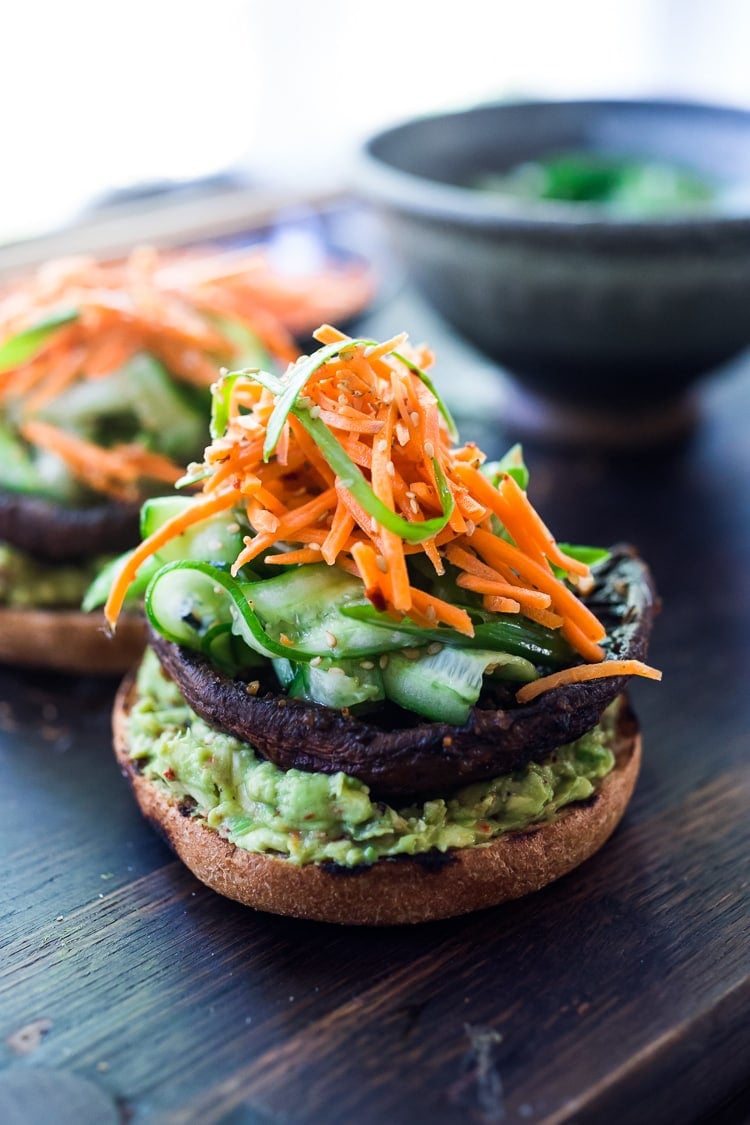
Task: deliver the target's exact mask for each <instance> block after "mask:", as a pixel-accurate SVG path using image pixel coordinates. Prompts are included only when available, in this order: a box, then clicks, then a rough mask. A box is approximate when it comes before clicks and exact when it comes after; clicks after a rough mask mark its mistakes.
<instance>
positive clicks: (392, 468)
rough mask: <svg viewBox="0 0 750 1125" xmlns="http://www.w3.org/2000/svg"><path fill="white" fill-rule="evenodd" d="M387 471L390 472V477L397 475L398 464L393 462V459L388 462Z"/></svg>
mask: <svg viewBox="0 0 750 1125" xmlns="http://www.w3.org/2000/svg"><path fill="white" fill-rule="evenodd" d="M385 471H386V472H387V473H388V476H389V477H395V475H396V466H395V465H394V464H393V461H388V462H386V466H385Z"/></svg>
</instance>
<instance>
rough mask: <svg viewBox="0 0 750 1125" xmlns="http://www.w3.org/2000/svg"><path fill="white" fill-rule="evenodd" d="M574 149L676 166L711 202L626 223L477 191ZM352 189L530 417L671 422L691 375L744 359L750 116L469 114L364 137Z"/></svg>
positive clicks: (652, 106)
mask: <svg viewBox="0 0 750 1125" xmlns="http://www.w3.org/2000/svg"><path fill="white" fill-rule="evenodd" d="M572 151H575V152H580V151H585V152H591V153H595V154H603V155H606V156H614V157H624V158H630V159H638V160H640V159H644V158H645V159H649V160H657V161H659V162H662V163H664V162H666V163H669V164H672V165H676V166H679V167H681V168H684V169H686V170H688V171H689V172H691V173H695V174H696V175H697V176H699V177H701V178H704V179H706V180H708V181H710V182H712V183H714V184H715V185H716V187H717V192H718V194H717V198H716V201H715V203H714V204H713V205H712V206H711V208H710V209H708V210H705V211H702V212H692V211H688V212H679V211H677V212H675V213H672V214H666V215H664V216H663V217H657V218H654V217H649V218H639V217H635V218H634V217H632V216H628V215H619V216H618V215H617V214H615V213H610V212H604V211H602V210H601V209H600V208H597V207H596V206H592V205H590V204H585V203H561V202H552V201H547V200H544V201H541V200H521V199H518V198H511V197H508V196H504V195H502V194H499V193H493V192H487V191H481V190H477V188H476V187H474V186H472V185H473V184H475V183H476V182H477V180H478V178H479V177H481V176H483V175H485V174H487V173H502V172H505V171H507V170H508V169H510V168H512V167H514V166H516V165H518V164H520V163H523V162H527V161H533V160H535V159H539V158H543V157H545V156H549V155H550V154H552V153H556V152H557V153H559V152H572ZM356 183H357V186H358V188H359V190H360V192H361V194H362V195H364V196H365V197H366V198H367V199H369V201H370V202H372V203H374V204H375V205H376V207H377V208H378V209H379V210H380V211H381V212H382V213H383V215H384V216H385V219H386V221H387V224H388V226H389V228H390V231H391V233H392V236H393V243H394V248H395V249H396V250H397V251H398V253H399V254H400V256H401V257H402V258H403V261H404V263H405V265H406V268H407V269H408V271H409V273H410V275H411V277H412V278H413V280H414V281H415V283H416V285H417V286H418V288H419V289H420V290H421V292H422V293H423V295H424V296H426V297H427V299H428V300H429V301H430V302H431V303H432V305H433V306H434V307H435V308H436V309H437V310H438V311H439V312H440V313H441V314H442V315H443V316H444V317H445V319H446V320H447V321H448V322H449V323H450V324H451V325H452V326H453V327H454V328H456V329H457V330H458V331H459V332H460V333H461V334H462V335H463V336H464V337H465V338H467V339H468V340H469V341H470V342H472V343H473V344H474V345H476V346H477V347H478V348H479V349H481V351H483V352H484V353H485V354H486V355H487V356H489V357H490V358H491V359H493V360H495V361H496V362H498V363H499V364H500V365H502V366H503V367H504V368H505V369H506V371H508V372H510V373H511V374H512V375H513V376H514V378H515V380H516V381H517V382H518V383H519V384H520V385H521V386H522V387H523V388H524V389H525V390H526V391H528V392H531V394H532V395H534V396H541V398H540V401H542V402H544V401H547V402H552V403H554V404H557V405H558V406H560V407H564V408H565V409H567V410H572V411H573V412H574V413H575V412H576V411H579V412H581V413H586V412H587V411H588V412H590V411H594V413H596V412H597V411H603V412H605V413H606V412H608V413H609V414H610V415H617V416H618V417H620V418H622V419H627V418H629V417H631V418H637V417H641V416H643V415H644V411H645V412H646V414H652V415H654V416H657V415H660V416H662V417H663V418H664V419H668V418H671V419H672V420H673V421H674V420H675V419H676V418H681V417H682V416H683V415H684V410H681V404H683V403H684V395H685V392H686V390H687V388H689V387H690V386H691V384H693V383H694V382H695V381H696V380H697V379H698V378H699V376H702V375H704V374H706V373H708V372H709V371H711V370H713V369H715V368H717V367H719V366H720V365H722V364H724V363H726V362H727V361H728V360H730V359H732V358H733V357H734V356H736V355H738V353H740V352H742V351H743V350H744V349H745V348H747V347H748V346H750V193H749V192H748V185H750V112H743V111H741V110H736V109H730V108H722V107H716V106H708V105H700V104H692V103H678V102H658V101H604V102H603V101H598V102H594V101H582V102H551V103H542V102H534V103H519V104H509V103H505V104H497V105H487V106H480V107H477V108H474V109H469V110H467V111H464V112H459V113H450V114H444V115H441V116H432V117H427V118H422V119H419V120H414V121H409V122H406V123H405V124H401V125H399V126H397V127H395V128H391V129H389V130H387V131H385V132H382V133H380V134H378V135H377V136H375V137H373V138H372V139H370V141H369V142H368V143H367V144H366V146H365V147H364V149H363V151H362V153H361V157H360V160H359V162H358V165H357V172H356ZM671 424H672V423H671V422H666V423H665V425H666V426H667V428H668V427H669V425H671ZM644 425H646V423H645V422H644ZM658 428H659V425H658V423H657V430H658Z"/></svg>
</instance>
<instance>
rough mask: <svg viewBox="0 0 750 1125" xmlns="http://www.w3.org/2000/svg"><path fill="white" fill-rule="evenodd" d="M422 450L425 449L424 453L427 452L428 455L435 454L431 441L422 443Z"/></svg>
mask: <svg viewBox="0 0 750 1125" xmlns="http://www.w3.org/2000/svg"><path fill="white" fill-rule="evenodd" d="M424 451H425V453H426V454H427V456H428V457H434V456H435V446H434V445H433V444H432V442H431V441H426V442H425V443H424Z"/></svg>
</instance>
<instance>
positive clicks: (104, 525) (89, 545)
mask: <svg viewBox="0 0 750 1125" xmlns="http://www.w3.org/2000/svg"><path fill="white" fill-rule="evenodd" d="M139 512H140V503H137V502H136V503H132V504H131V503H118V502H116V501H108V502H105V503H96V504H92V505H91V506H89V507H65V506H63V505H62V504H59V503H56V502H55V501H53V500H47V499H45V498H44V497H42V496H30V495H26V494H25V493H21V492H8V491H4V490H0V540H3V541H4V542H6V543H10V544H11V546H13V547H18V549H19V550H21V551H28V552H29V554H31V555H35V556H36V557H38V558H42V559H49V560H50V561H52V562H68V561H73V560H75V559H81V558H91V557H92V556H96V555H106V554H119V553H120V552H121V551H126V550H127V549H128V547H132V546H133V545H134V544H135V543H137V542H138V536H139Z"/></svg>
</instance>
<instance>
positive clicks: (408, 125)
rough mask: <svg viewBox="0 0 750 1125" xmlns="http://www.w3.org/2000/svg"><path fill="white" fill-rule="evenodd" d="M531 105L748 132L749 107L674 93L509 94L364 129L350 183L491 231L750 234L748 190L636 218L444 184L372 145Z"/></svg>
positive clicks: (367, 193)
mask: <svg viewBox="0 0 750 1125" xmlns="http://www.w3.org/2000/svg"><path fill="white" fill-rule="evenodd" d="M525 107H529V108H531V107H533V108H535V109H542V110H543V109H544V108H545V107H549V108H554V109H572V110H576V109H580V110H583V111H586V110H592V111H596V110H601V111H613V110H630V111H643V112H648V111H651V110H664V111H666V112H672V113H685V114H696V113H698V114H703V115H710V116H712V117H722V118H724V119H728V118H734V119H736V120H741V121H744V122H746V123H747V126H748V135H749V137H750V108H747V109H746V108H743V107H742V106H736V105H729V104H721V103H718V102H706V101H699V100H688V99H677V98H577V99H576V98H574V99H552V98H541V99H533V100H532V99H529V98H522V99H514V100H507V101H488V102H478V103H475V104H472V105H468V106H459V107H455V108H451V109H447V110H443V111H440V112H434V113H424V114H419V115H414V116H412V117H409V118H406V119H403V120H400V121H397V122H395V123H393V124H391V125H388V126H386V127H385V128H383V129H380V130H378V131H377V132H375V133H372V134H370V135H369V136H368V137H367V138H366V139H365V140H364V141H363V142H362V144H361V146H360V148H359V150H358V152H357V153H356V154H355V158H354V162H353V167H352V178H353V181H354V186H355V189H356V190H357V191H358V192H359V193H360V194H361V195H362V196H363V197H364V198H365V199H367V200H368V201H369V202H370V203H372V204H374V205H376V206H380V207H386V208H387V209H388V210H391V211H395V212H398V213H401V214H407V215H413V216H419V217H421V218H423V219H425V220H443V221H448V222H453V223H460V224H462V225H464V226H465V227H467V228H479V227H481V228H483V229H484V230H490V231H494V232H496V233H510V232H513V233H524V234H530V235H533V234H535V233H537V234H539V235H553V234H554V235H557V236H560V235H565V234H577V235H583V234H591V235H594V236H600V237H605V238H606V237H611V238H615V239H617V238H618V235H619V234H620V233H621V234H622V235H623V236H627V237H631V236H632V235H633V233H634V232H637V233H638V234H639V235H641V236H643V237H645V238H648V239H651V240H655V241H664V240H665V239H666V240H669V241H674V240H675V238H676V237H677V236H679V235H682V234H685V233H688V232H689V233H690V234H691V235H695V236H696V237H699V238H700V237H703V236H711V235H713V236H714V237H715V236H716V235H719V234H727V233H730V232H731V233H732V234H735V235H736V234H740V233H742V234H746V235H750V195H749V196H748V200H747V203H746V204H745V205H744V206H743V208H742V209H741V210H740V209H738V210H737V211H736V212H732V211H731V210H727V211H722V212H719V213H706V212H698V211H696V212H692V213H683V214H674V213H673V214H666V215H664V216H660V217H652V216H649V217H648V218H645V219H644V218H639V217H638V216H633V215H617V214H606V215H602V212H601V210H600V209H598V208H597V207H596V206H588V205H586V204H581V203H567V202H564V201H551V200H536V201H531V202H529V201H526V200H521V199H516V198H513V197H505V196H502V195H500V194H499V193H498V194H493V193H489V192H488V193H482V192H479V191H477V190H476V189H475V188H471V187H461V186H460V185H457V184H447V183H443V182H441V181H439V180H433V179H429V178H428V177H426V176H421V175H418V174H417V173H415V172H406V171H403V170H402V169H400V168H396V167H394V166H393V165H392V164H391V163H389V161H388V160H387V159H386V158H384V157H382V156H380V155H378V154H377V153H376V152H375V151H374V150H375V148H376V146H378V145H380V144H381V143H382V142H384V141H388V140H389V139H390V138H392V137H397V136H399V135H400V134H403V133H405V132H408V131H409V130H411V129H414V128H415V127H419V126H421V125H422V124H428V123H430V124H433V123H439V122H441V121H449V120H450V121H455V120H457V119H460V118H461V117H464V118H469V117H473V116H474V115H476V114H477V113H483V112H487V111H500V112H502V111H503V110H509V111H514V110H518V109H519V108H520V109H522V110H523V109H524V108H525Z"/></svg>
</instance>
